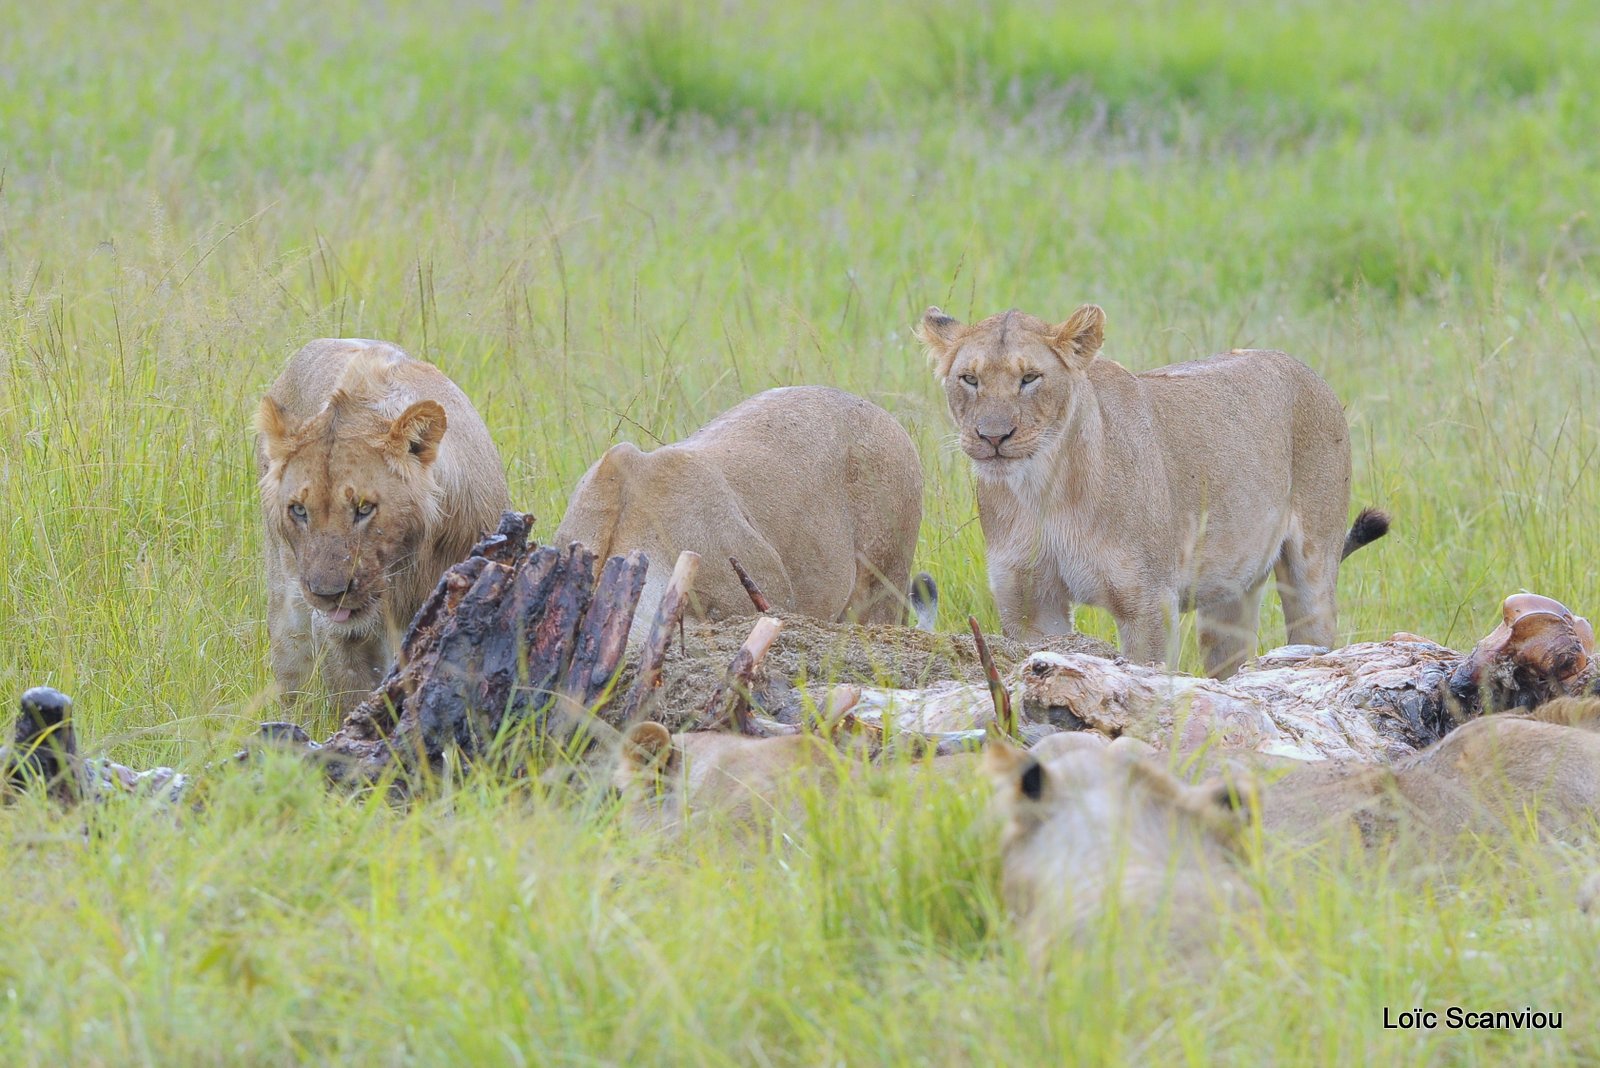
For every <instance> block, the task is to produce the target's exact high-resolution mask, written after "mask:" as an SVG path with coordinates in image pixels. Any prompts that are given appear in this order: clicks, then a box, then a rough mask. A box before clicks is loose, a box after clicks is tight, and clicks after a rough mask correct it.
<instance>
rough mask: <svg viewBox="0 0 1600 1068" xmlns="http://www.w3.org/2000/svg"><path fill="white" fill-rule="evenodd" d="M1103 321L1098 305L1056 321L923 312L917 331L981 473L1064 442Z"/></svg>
mask: <svg viewBox="0 0 1600 1068" xmlns="http://www.w3.org/2000/svg"><path fill="white" fill-rule="evenodd" d="M1105 322H1106V316H1105V312H1103V311H1101V310H1100V308H1099V306H1098V305H1094V304H1085V305H1084V306H1083V307H1081V308H1079V309H1078V310H1077V311H1075V312H1073V313H1072V316H1071V318H1069V319H1067V321H1066V322H1064V323H1061V324H1059V325H1056V326H1052V325H1050V324H1049V323H1046V322H1045V321H1044V320H1042V319H1036V318H1034V317H1033V316H1031V315H1025V314H1023V313H1022V312H1019V311H1017V310H1015V309H1012V310H1011V311H1008V312H1005V313H1004V314H1001V315H992V316H990V317H989V318H987V319H985V320H983V321H982V322H978V323H973V324H972V325H971V326H963V325H962V324H961V323H959V322H957V321H956V320H955V319H952V318H951V317H950V316H948V315H946V314H945V313H944V312H942V311H940V310H939V309H938V308H929V309H928V310H927V312H925V313H924V314H923V316H922V322H921V323H919V324H918V325H917V329H916V335H917V337H918V339H919V340H921V341H922V343H923V344H924V345H926V346H927V347H928V355H929V357H930V358H931V359H932V361H933V365H934V372H935V374H937V376H938V378H939V381H940V382H941V383H942V384H943V385H944V391H945V398H946V400H947V401H948V402H949V405H950V414H951V416H952V417H953V418H954V419H955V421H956V426H957V428H958V429H959V430H960V435H961V449H962V451H963V452H965V453H966V454H967V455H968V456H970V457H971V458H972V461H973V464H974V466H975V467H976V468H977V472H978V477H979V478H984V479H1003V478H1006V477H1008V476H1009V475H1011V474H1012V473H1013V472H1014V470H1015V469H1016V468H1017V467H1018V466H1020V465H1021V464H1023V463H1025V462H1026V461H1027V460H1028V459H1029V458H1030V457H1033V456H1035V455H1041V454H1045V453H1048V452H1049V451H1050V449H1052V448H1053V447H1054V446H1055V445H1056V444H1057V443H1058V442H1059V441H1060V439H1061V436H1062V434H1063V433H1064V432H1065V430H1066V428H1067V427H1068V426H1069V425H1070V422H1071V418H1070V417H1071V415H1072V412H1073V407H1074V404H1075V403H1076V402H1077V401H1078V400H1079V399H1080V398H1081V397H1082V395H1083V392H1084V391H1083V390H1082V389H1081V388H1079V387H1080V385H1081V383H1082V381H1083V377H1084V373H1085V372H1086V371H1087V370H1088V368H1089V365H1090V364H1091V363H1093V362H1094V359H1095V357H1096V355H1098V354H1099V352H1100V345H1101V342H1102V341H1104V339H1105Z"/></svg>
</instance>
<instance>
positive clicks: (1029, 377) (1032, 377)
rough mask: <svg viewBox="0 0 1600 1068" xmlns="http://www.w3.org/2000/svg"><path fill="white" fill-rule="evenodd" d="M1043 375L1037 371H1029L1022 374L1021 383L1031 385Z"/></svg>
mask: <svg viewBox="0 0 1600 1068" xmlns="http://www.w3.org/2000/svg"><path fill="white" fill-rule="evenodd" d="M1043 377H1044V376H1043V375H1041V374H1039V372H1037V371H1029V372H1028V373H1027V374H1025V375H1023V376H1022V384H1023V385H1025V386H1031V385H1033V384H1034V383H1035V382H1037V381H1039V379H1041V378H1043Z"/></svg>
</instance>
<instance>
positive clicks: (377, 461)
mask: <svg viewBox="0 0 1600 1068" xmlns="http://www.w3.org/2000/svg"><path fill="white" fill-rule="evenodd" d="M256 428H257V430H258V432H259V434H260V437H259V439H258V451H259V453H260V456H261V459H262V467H263V472H264V473H263V475H262V477H261V504H262V509H263V511H264V514H265V516H266V521H267V523H268V524H269V525H271V526H272V527H273V528H274V529H275V530H276V532H277V533H278V535H279V541H280V543H281V544H282V545H283V546H284V555H285V559H284V560H283V565H284V568H285V570H286V571H287V572H288V573H290V574H292V575H294V576H295V577H297V578H298V579H299V583H300V591H301V593H302V595H303V596H304V597H305V600H306V603H308V604H309V605H310V606H311V607H312V608H313V609H315V610H316V611H317V612H319V613H321V614H322V616H323V617H324V618H325V620H326V622H327V623H328V624H329V625H330V628H331V629H332V630H333V632H334V633H336V634H337V633H343V634H345V635H349V636H357V635H365V634H369V633H372V632H374V631H375V630H376V629H377V628H378V627H379V626H380V625H381V620H382V605H383V603H384V597H385V594H386V593H387V592H388V591H389V589H390V587H391V585H392V584H393V583H394V580H395V579H396V577H397V576H398V575H399V574H401V573H402V572H403V571H405V570H406V569H407V568H408V567H410V566H413V565H414V563H415V561H416V555H417V550H418V548H419V546H420V545H421V544H422V542H423V540H424V538H425V536H426V534H427V532H428V530H429V529H431V528H432V527H433V526H434V525H436V524H437V522H438V513H439V507H440V505H439V497H440V491H439V488H438V486H437V485H436V483H435V481H434V478H433V473H432V467H433V462H434V460H435V459H436V458H437V457H438V455H439V441H440V439H441V438H443V436H444V432H445V412H444V408H443V406H441V405H440V404H439V403H438V402H437V401H432V400H421V401H416V402H415V403H412V404H410V405H409V406H408V407H405V408H404V409H403V410H401V411H399V412H398V413H396V412H393V411H392V410H389V411H386V410H385V406H384V405H382V404H374V402H373V401H372V399H370V398H368V397H366V396H364V395H362V394H360V393H358V392H353V391H350V390H346V389H343V388H341V389H338V390H336V391H335V392H334V393H333V396H332V397H331V399H330V400H329V401H328V403H327V404H326V405H325V406H324V407H323V409H322V410H321V411H320V412H319V413H317V414H316V415H315V416H313V417H311V418H310V419H308V420H306V421H305V422H304V423H302V424H301V425H299V426H294V425H291V424H290V421H289V416H288V413H287V412H286V411H285V410H284V408H283V407H282V405H280V404H279V403H278V402H277V401H275V400H273V399H272V398H271V397H267V398H266V399H264V400H263V401H262V402H261V409H260V411H259V413H258V414H257V418H256Z"/></svg>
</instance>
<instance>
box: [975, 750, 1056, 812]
mask: <svg viewBox="0 0 1600 1068" xmlns="http://www.w3.org/2000/svg"><path fill="white" fill-rule="evenodd" d="M983 770H984V771H985V772H987V773H988V775H989V778H990V779H991V780H992V781H993V782H994V784H995V786H996V787H998V788H999V789H1000V790H1002V791H1003V792H1005V793H1006V794H1007V795H1008V796H1010V797H1011V799H1012V800H1026V801H1038V800H1039V799H1040V798H1041V797H1043V796H1044V792H1045V787H1046V785H1048V783H1047V779H1048V773H1047V772H1046V771H1045V768H1044V765H1043V764H1041V763H1040V762H1039V759H1038V758H1037V757H1035V756H1034V755H1033V754H1032V753H1030V752H1028V751H1026V750H1024V749H1018V748H1017V747H1016V746H1014V745H1012V744H1011V743H1010V742H1008V741H1006V740H1005V739H1003V738H1001V737H1000V736H999V735H998V734H993V733H991V734H989V735H988V737H987V738H986V739H985V740H984V743H983ZM1013 791H1014V794H1013Z"/></svg>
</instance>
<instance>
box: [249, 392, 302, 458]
mask: <svg viewBox="0 0 1600 1068" xmlns="http://www.w3.org/2000/svg"><path fill="white" fill-rule="evenodd" d="M256 433H257V434H258V435H260V443H261V454H262V455H263V456H265V457H266V458H267V462H268V463H274V464H276V463H282V462H283V461H284V460H286V459H288V458H289V444H290V442H291V441H292V440H293V439H294V430H293V428H291V427H290V426H289V413H288V412H286V411H284V410H283V405H281V404H279V403H278V402H277V401H275V400H273V399H272V398H271V397H262V398H261V407H259V408H257V409H256Z"/></svg>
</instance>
